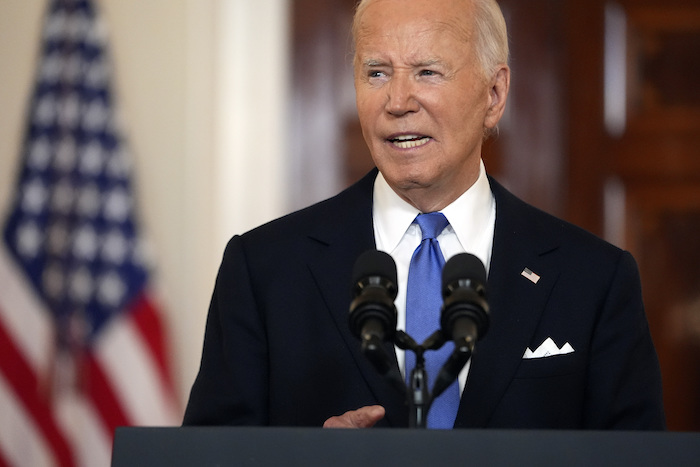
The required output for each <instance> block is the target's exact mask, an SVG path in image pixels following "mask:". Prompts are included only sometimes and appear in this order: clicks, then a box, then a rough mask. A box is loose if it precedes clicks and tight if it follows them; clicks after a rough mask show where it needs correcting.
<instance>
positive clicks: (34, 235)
mask: <svg viewBox="0 0 700 467" xmlns="http://www.w3.org/2000/svg"><path fill="white" fill-rule="evenodd" d="M15 241H16V242H17V251H19V253H20V255H22V256H23V257H25V258H28V259H33V258H35V257H36V255H37V254H38V253H39V249H40V248H41V244H42V242H43V241H44V236H43V234H42V232H41V230H40V229H39V227H37V225H36V223H34V222H31V221H29V222H24V223H23V224H22V225H20V226H19V227H18V228H17V235H16V238H15Z"/></svg>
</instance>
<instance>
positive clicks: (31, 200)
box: [22, 178, 49, 215]
mask: <svg viewBox="0 0 700 467" xmlns="http://www.w3.org/2000/svg"><path fill="white" fill-rule="evenodd" d="M48 199H49V192H48V190H47V189H46V185H44V183H43V182H42V181H41V180H40V179H38V178H34V179H32V180H30V181H29V182H27V183H26V184H25V185H24V189H23V190H22V209H23V210H24V211H26V212H27V213H29V214H34V215H37V214H39V213H41V211H43V210H44V209H45V208H46V204H47V202H48Z"/></svg>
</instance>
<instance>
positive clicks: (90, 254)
mask: <svg viewBox="0 0 700 467" xmlns="http://www.w3.org/2000/svg"><path fill="white" fill-rule="evenodd" d="M98 247H99V240H98V236H97V234H96V233H95V230H94V229H93V228H92V227H91V226H90V225H89V224H86V225H83V226H82V227H80V228H79V229H78V232H77V233H76V234H75V238H74V240H73V255H75V257H76V258H78V259H79V260H81V261H92V260H93V259H95V254H96V253H97V249H98Z"/></svg>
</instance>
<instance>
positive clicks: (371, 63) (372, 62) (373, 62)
mask: <svg viewBox="0 0 700 467" xmlns="http://www.w3.org/2000/svg"><path fill="white" fill-rule="evenodd" d="M440 63H444V60H441V59H439V58H429V59H426V60H421V61H419V62H416V63H413V64H412V65H411V66H413V67H425V66H433V65H436V64H440ZM387 65H388V63H387V62H386V61H384V60H379V59H375V58H368V59H366V60H363V61H362V66H364V67H369V68H371V67H377V66H387Z"/></svg>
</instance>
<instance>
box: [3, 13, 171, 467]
mask: <svg viewBox="0 0 700 467" xmlns="http://www.w3.org/2000/svg"><path fill="white" fill-rule="evenodd" d="M106 52H107V51H106V35H105V30H104V27H103V26H102V24H101V23H100V21H99V18H98V16H97V11H96V9H95V7H94V5H93V4H92V3H91V1H89V0H53V1H51V2H50V4H49V9H48V12H47V15H46V18H45V23H44V29H43V40H42V48H41V57H40V62H39V69H38V77H37V81H36V83H35V88H34V93H33V96H32V101H31V107H30V112H29V123H28V126H27V130H26V135H25V140H24V146H23V149H22V163H21V165H20V170H19V177H18V182H17V187H16V191H15V196H14V200H13V202H12V205H11V206H10V212H9V215H8V217H7V220H6V223H5V225H4V230H3V242H2V243H1V244H0V414H1V415H0V466H3V465H8V466H50V465H60V466H73V465H75V466H107V465H109V463H110V456H111V450H112V439H113V433H114V428H115V427H117V426H124V425H161V426H162V425H174V424H178V423H179V421H180V418H179V412H178V410H177V404H176V399H175V395H174V391H173V385H172V380H171V378H170V374H169V370H168V365H167V358H166V352H165V350H166V349H165V344H166V342H165V340H164V332H163V331H164V328H163V325H162V323H161V320H160V316H159V313H158V308H157V306H155V304H154V301H153V300H152V298H151V296H150V294H149V289H148V267H147V264H148V261H147V257H148V255H147V254H146V248H145V247H144V243H143V241H142V239H141V238H140V237H139V235H138V226H137V224H136V221H135V212H134V211H135V200H134V196H133V187H132V180H131V166H130V162H129V158H128V155H127V153H126V145H125V143H124V141H123V139H122V138H121V136H120V134H119V129H118V125H117V120H116V118H115V112H114V102H113V100H112V99H113V98H112V94H111V93H110V73H111V70H110V63H109V61H108V56H107V53H106Z"/></svg>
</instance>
